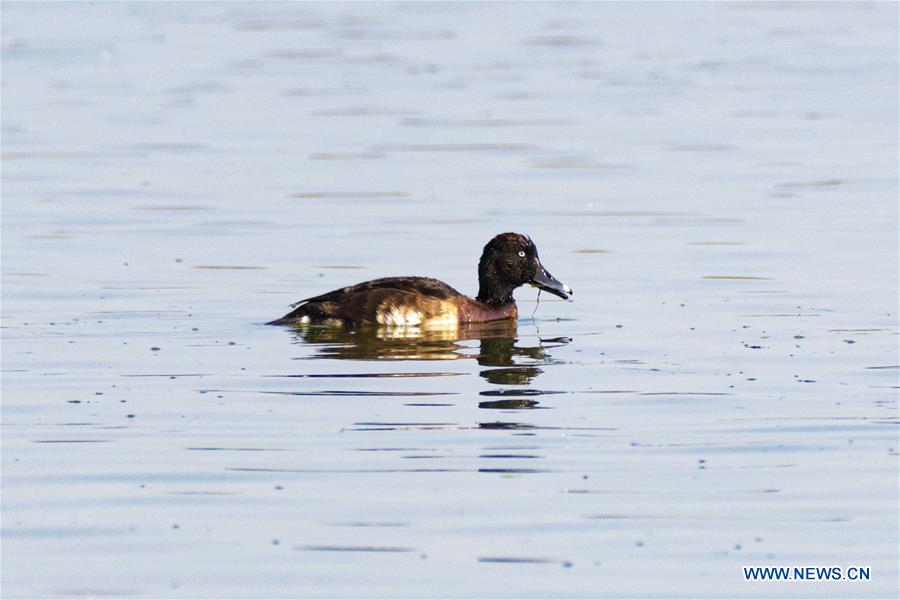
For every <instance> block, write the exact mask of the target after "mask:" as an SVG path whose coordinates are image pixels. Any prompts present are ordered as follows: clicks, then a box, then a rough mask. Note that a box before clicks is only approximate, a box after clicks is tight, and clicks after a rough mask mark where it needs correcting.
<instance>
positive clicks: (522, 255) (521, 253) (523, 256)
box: [519, 250, 525, 258]
mask: <svg viewBox="0 0 900 600" xmlns="http://www.w3.org/2000/svg"><path fill="white" fill-rule="evenodd" d="M519 256H521V257H522V258H525V251H524V250H519Z"/></svg>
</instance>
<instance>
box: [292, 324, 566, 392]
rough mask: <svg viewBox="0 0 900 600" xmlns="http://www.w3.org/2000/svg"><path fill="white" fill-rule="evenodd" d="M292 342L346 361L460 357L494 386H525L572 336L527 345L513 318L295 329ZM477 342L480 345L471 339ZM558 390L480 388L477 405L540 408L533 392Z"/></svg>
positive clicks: (323, 356)
mask: <svg viewBox="0 0 900 600" xmlns="http://www.w3.org/2000/svg"><path fill="white" fill-rule="evenodd" d="M293 334H294V336H295V341H296V342H297V343H300V344H304V345H311V346H314V347H315V350H316V351H315V354H313V355H312V356H311V357H310V358H313V359H321V358H330V359H347V360H458V359H474V360H475V361H476V362H477V363H478V364H479V365H481V366H483V367H488V368H485V369H482V370H481V371H480V372H479V375H480V376H481V377H482V378H483V379H484V380H485V381H487V382H488V383H490V384H493V385H496V386H526V385H531V384H532V383H533V382H534V380H535V379H536V378H537V377H538V376H539V375H541V373H543V372H544V371H543V369H542V368H541V367H544V366H547V365H552V364H554V363H556V362H558V361H557V360H556V359H554V358H553V357H552V355H551V354H550V352H551V351H552V349H553V348H558V347H561V346H565V345H566V344H568V343H570V342H571V340H570V339H569V338H565V337H559V338H551V339H540V338H538V342H537V344H535V345H526V344H525V343H523V342H522V341H521V340H520V338H519V337H518V330H517V324H516V322H515V321H497V322H493V323H480V324H479V323H473V324H469V325H460V326H459V327H456V328H452V329H424V328H412V327H402V328H396V327H394V328H386V327H372V326H361V325H344V326H337V327H335V326H316V325H298V326H295V327H294V328H293ZM474 341H477V342H478V348H477V350H476V348H475V347H474V346H473V344H472V342H474ZM553 393H559V392H552V391H542V390H537V389H531V388H526V389H523V388H521V387H516V388H504V389H489V390H486V391H483V392H480V395H481V396H486V397H488V399H485V400H484V401H482V402H480V403H479V406H480V407H481V408H491V409H528V408H536V407H538V404H539V402H538V400H537V399H536V397H537V396H541V395H545V394H553Z"/></svg>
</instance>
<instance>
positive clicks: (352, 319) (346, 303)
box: [267, 232, 572, 327]
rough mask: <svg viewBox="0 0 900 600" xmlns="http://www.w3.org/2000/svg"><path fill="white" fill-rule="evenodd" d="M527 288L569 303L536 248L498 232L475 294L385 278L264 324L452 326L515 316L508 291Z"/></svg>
mask: <svg viewBox="0 0 900 600" xmlns="http://www.w3.org/2000/svg"><path fill="white" fill-rule="evenodd" d="M525 284H530V285H532V286H533V287H536V288H538V289H539V290H544V291H546V292H549V293H551V294H554V295H555V296H558V297H560V298H562V299H563V300H568V299H569V297H570V296H571V295H572V288H570V287H569V286H568V285H565V284H564V283H561V282H560V281H559V280H557V279H556V278H555V277H553V275H551V274H550V273H549V272H548V271H547V269H546V268H544V266H543V265H542V264H541V260H540V258H539V257H538V250H537V246H535V244H534V242H533V241H532V240H531V238H530V237H528V236H527V235H524V234H521V233H512V232H510V233H501V234H499V235H496V236H494V237H493V238H492V239H491V240H490V241H489V242H488V243H487V244H486V245H485V247H484V250H483V252H482V254H481V259H480V260H479V261H478V295H477V296H476V297H475V298H471V297H469V296H466V295H465V294H462V293H460V292H458V291H456V290H455V289H453V288H452V287H450V286H449V285H447V284H446V283H444V282H443V281H439V280H437V279H432V278H431V277H384V278H381V279H373V280H371V281H364V282H362V283H357V284H356V285H351V286H348V287H343V288H340V289H337V290H332V291H330V292H327V293H325V294H321V295H319V296H313V297H311V298H306V299H304V300H299V301H298V302H295V303H294V304H291V305H290V307H291V308H292V310H291V311H290V312H289V313H287V314H286V315H284V316H283V317H281V318H278V319H275V320H274V321H270V322H269V323H267V324H268V325H300V324H306V323H324V324H336V323H344V324H371V325H381V326H394V327H404V326H415V327H455V326H458V325H460V324H465V323H487V322H491V321H499V320H503V319H516V318H518V314H519V313H518V308H517V307H516V301H515V299H514V298H513V290H515V289H516V288H518V287H520V286H523V285H525Z"/></svg>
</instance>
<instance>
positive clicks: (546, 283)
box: [528, 264, 572, 300]
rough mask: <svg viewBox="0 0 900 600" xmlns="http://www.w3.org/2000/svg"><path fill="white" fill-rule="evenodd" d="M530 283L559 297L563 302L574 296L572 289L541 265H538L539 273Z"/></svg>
mask: <svg viewBox="0 0 900 600" xmlns="http://www.w3.org/2000/svg"><path fill="white" fill-rule="evenodd" d="M528 283H530V284H531V285H533V286H534V287H536V288H538V289H540V290H544V291H545V292H550V293H551V294H553V295H554V296H559V297H560V298H562V299H563V300H568V299H569V296H571V295H572V288H570V287H569V286H567V285H566V284H564V283H562V282H561V281H559V280H558V279H556V277H554V276H553V275H551V274H550V273H548V272H547V269H545V268H544V266H543V265H541V264H538V269H537V272H536V273H535V274H534V277H532V278H531V281H529V282H528Z"/></svg>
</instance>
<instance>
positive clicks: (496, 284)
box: [478, 233, 572, 304]
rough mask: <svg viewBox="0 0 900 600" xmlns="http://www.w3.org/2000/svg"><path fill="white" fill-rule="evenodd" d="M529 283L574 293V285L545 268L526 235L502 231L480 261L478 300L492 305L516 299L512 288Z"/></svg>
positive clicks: (558, 292)
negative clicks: (561, 279) (571, 286)
mask: <svg viewBox="0 0 900 600" xmlns="http://www.w3.org/2000/svg"><path fill="white" fill-rule="evenodd" d="M526 283H528V284H531V285H533V286H534V287H536V288H538V289H541V290H544V291H546V292H549V293H551V294H553V295H555V296H559V297H560V298H562V299H563V300H566V299H568V298H569V296H571V295H572V288H570V287H569V286H567V285H566V284H564V283H561V282H560V281H558V280H557V279H556V278H555V277H553V275H551V274H550V273H549V271H547V269H545V268H544V265H542V264H541V260H540V258H539V257H538V251H537V247H536V246H535V245H534V242H532V241H531V238H529V237H528V236H527V235H522V234H520V233H501V234H500V235H498V236H496V237H494V239H492V240H491V241H489V242H488V243H487V245H486V246H485V247H484V252H482V254H481V260H480V261H479V262H478V284H479V290H478V300H481V301H482V302H487V303H489V304H506V303H508V302H512V301H513V297H512V293H513V290H514V289H516V288H517V287H519V286H522V285H525V284H526Z"/></svg>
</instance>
